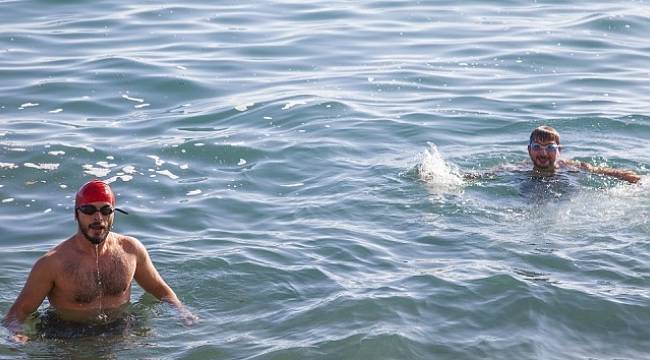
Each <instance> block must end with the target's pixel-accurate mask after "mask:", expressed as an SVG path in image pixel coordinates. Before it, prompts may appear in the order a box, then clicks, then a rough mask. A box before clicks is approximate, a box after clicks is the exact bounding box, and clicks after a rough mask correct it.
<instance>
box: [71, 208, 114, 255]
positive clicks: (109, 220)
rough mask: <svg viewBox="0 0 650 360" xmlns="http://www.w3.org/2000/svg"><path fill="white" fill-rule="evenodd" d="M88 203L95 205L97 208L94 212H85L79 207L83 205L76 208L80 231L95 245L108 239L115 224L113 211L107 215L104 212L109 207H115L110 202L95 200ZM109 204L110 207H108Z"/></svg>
mask: <svg viewBox="0 0 650 360" xmlns="http://www.w3.org/2000/svg"><path fill="white" fill-rule="evenodd" d="M86 205H90V206H93V207H95V210H94V213H93V214H85V213H84V212H83V211H81V210H80V209H79V208H82V207H81V206H80V207H79V208H77V209H75V213H76V216H77V222H78V223H79V231H81V233H82V234H83V236H84V237H85V238H86V240H88V241H90V242H91V243H93V244H95V245H97V244H101V243H102V242H103V241H104V240H106V238H107V237H108V234H109V233H110V232H111V227H112V226H113V211H110V214H106V215H104V214H103V213H106V212H108V211H107V210H108V209H109V208H110V209H113V207H112V206H111V204H110V203H108V202H94V203H90V204H86ZM107 206H108V208H106V207H107ZM100 209H101V210H100ZM89 210H90V208H89ZM97 210H99V211H97Z"/></svg>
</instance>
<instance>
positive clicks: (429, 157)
mask: <svg viewBox="0 0 650 360" xmlns="http://www.w3.org/2000/svg"><path fill="white" fill-rule="evenodd" d="M416 172H417V175H418V177H419V179H420V180H422V181H424V182H426V183H427V184H428V185H431V186H433V187H436V188H440V187H442V188H443V189H452V188H456V187H459V186H461V185H463V184H464V181H463V177H462V175H461V174H460V172H459V171H458V169H456V168H455V167H454V166H451V165H449V164H447V162H446V161H445V159H444V158H443V157H442V155H440V152H439V151H438V148H437V147H436V145H435V144H432V143H429V148H428V149H426V150H424V152H423V153H422V154H420V156H419V161H418V165H417V167H416Z"/></svg>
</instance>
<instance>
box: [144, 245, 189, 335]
mask: <svg viewBox="0 0 650 360" xmlns="http://www.w3.org/2000/svg"><path fill="white" fill-rule="evenodd" d="M134 245H135V247H136V254H137V265H136V268H135V274H134V276H133V277H134V279H135V281H137V282H138V284H139V285H140V287H142V289H144V291H146V292H148V293H150V294H151V295H153V296H155V297H156V298H158V299H159V300H160V301H164V302H167V303H169V304H171V305H173V306H174V307H175V308H176V309H177V310H178V312H179V313H180V316H181V318H182V319H183V322H184V323H185V324H186V325H191V324H192V323H194V322H195V321H196V320H197V319H198V318H197V317H196V316H194V315H193V314H192V313H191V312H190V311H189V310H188V309H187V308H186V307H185V306H184V305H183V304H182V303H181V301H180V300H178V297H177V296H176V293H174V290H172V288H171V287H169V285H167V283H166V282H165V280H163V278H162V277H161V276H160V274H159V273H158V270H156V267H155V266H154V265H153V262H152V261H151V257H149V252H148V251H147V249H146V248H145V247H144V245H142V243H141V242H139V241H138V240H135V239H134Z"/></svg>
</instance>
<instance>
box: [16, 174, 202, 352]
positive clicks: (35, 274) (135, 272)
mask: <svg viewBox="0 0 650 360" xmlns="http://www.w3.org/2000/svg"><path fill="white" fill-rule="evenodd" d="M115 211H119V212H122V213H125V214H126V212H124V211H122V210H120V209H117V208H116V207H115V195H114V194H113V191H112V190H111V188H110V186H108V184H106V183H105V182H103V181H100V180H92V181H89V182H87V183H86V184H84V185H83V186H82V187H81V188H80V189H79V191H78V192H77V195H76V197H75V219H76V220H77V223H78V225H79V226H78V229H77V233H76V234H74V235H73V236H72V237H70V238H69V239H67V240H65V241H63V242H62V243H60V244H59V245H57V246H56V247H54V248H53V249H51V250H50V251H49V252H48V253H47V254H45V255H43V256H42V257H41V258H40V259H38V260H37V261H36V263H35V264H34V266H33V268H32V271H31V273H30V274H29V277H28V278H27V281H26V283H25V286H24V287H23V290H22V292H21V293H20V295H19V296H18V298H17V299H16V301H15V302H14V304H13V305H12V306H11V308H10V309H9V312H7V315H6V316H5V318H4V320H3V324H4V325H5V326H6V327H7V328H9V329H10V330H11V331H13V332H14V336H13V339H14V340H16V341H19V342H25V341H27V340H28V337H27V336H26V335H24V334H23V333H22V324H23V322H24V321H25V319H26V318H27V317H28V316H29V315H30V314H31V313H33V312H34V311H36V310H37V309H38V307H39V306H40V305H41V303H42V302H43V300H44V299H45V297H47V298H48V300H49V303H50V307H51V308H53V309H54V310H55V312H56V314H57V316H59V318H60V319H63V320H64V321H66V322H73V323H77V322H79V323H86V324H87V323H89V322H90V323H93V322H97V321H98V320H99V321H100V322H103V323H108V322H111V321H114V319H115V318H116V317H117V315H118V314H120V313H122V311H120V310H123V308H124V307H125V306H126V305H127V304H128V303H129V301H130V298H131V283H132V281H133V280H134V279H135V281H137V282H138V284H139V285H140V287H142V289H144V290H145V291H147V292H149V293H151V294H152V295H154V296H155V297H157V298H158V299H160V300H162V301H164V302H167V303H169V304H171V305H173V306H174V307H175V308H176V309H177V310H178V311H179V313H180V315H181V317H182V319H183V321H184V322H185V323H186V324H191V323H193V322H194V321H195V320H196V319H197V318H196V317H195V316H194V315H192V313H191V312H190V311H189V310H187V308H186V307H185V306H183V304H182V303H181V302H180V301H179V300H178V297H176V294H175V293H174V291H173V290H172V289H171V288H170V287H169V285H167V283H166V282H165V281H164V280H163V279H162V277H161V276H160V274H158V271H157V270H156V268H155V267H154V265H153V263H152V262H151V258H150V257H149V253H148V252H147V249H145V247H144V245H142V243H141V242H140V241H138V240H137V239H135V238H133V237H130V236H125V235H121V234H118V233H115V232H112V231H111V229H112V226H113V219H114V214H115Z"/></svg>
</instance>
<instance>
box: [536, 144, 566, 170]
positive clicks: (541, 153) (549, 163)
mask: <svg viewBox="0 0 650 360" xmlns="http://www.w3.org/2000/svg"><path fill="white" fill-rule="evenodd" d="M559 153H560V146H559V145H558V144H557V143H556V142H555V141H554V140H546V141H542V140H533V141H531V142H530V144H528V155H529V156H530V159H531V160H532V161H533V165H534V167H535V169H536V170H545V171H549V170H550V171H553V170H555V168H556V161H557V157H558V154H559Z"/></svg>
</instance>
